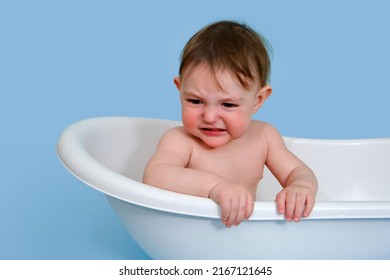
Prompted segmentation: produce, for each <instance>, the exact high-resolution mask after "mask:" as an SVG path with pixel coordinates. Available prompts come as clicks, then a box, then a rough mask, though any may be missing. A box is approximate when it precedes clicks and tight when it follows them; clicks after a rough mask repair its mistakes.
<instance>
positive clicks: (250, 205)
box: [244, 195, 254, 220]
mask: <svg viewBox="0 0 390 280" xmlns="http://www.w3.org/2000/svg"><path fill="white" fill-rule="evenodd" d="M253 207H254V201H253V198H252V196H251V195H248V197H247V202H246V208H245V215H244V218H245V219H246V220H248V219H249V217H250V216H251V215H252V213H253Z"/></svg>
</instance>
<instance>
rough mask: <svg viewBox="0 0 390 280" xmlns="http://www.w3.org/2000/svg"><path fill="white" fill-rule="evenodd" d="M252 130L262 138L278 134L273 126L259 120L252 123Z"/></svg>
mask: <svg viewBox="0 0 390 280" xmlns="http://www.w3.org/2000/svg"><path fill="white" fill-rule="evenodd" d="M252 129H253V131H254V132H255V133H256V134H260V135H261V136H266V135H267V134H273V133H275V132H277V130H276V128H275V127H274V126H273V125H272V124H270V123H267V122H264V121H257V120H254V121H252Z"/></svg>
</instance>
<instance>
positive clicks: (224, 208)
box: [219, 200, 231, 225]
mask: <svg viewBox="0 0 390 280" xmlns="http://www.w3.org/2000/svg"><path fill="white" fill-rule="evenodd" d="M219 204H220V207H221V221H222V223H223V224H225V225H226V224H227V222H228V220H229V216H230V208H231V205H230V200H222V201H221V202H220V203H219Z"/></svg>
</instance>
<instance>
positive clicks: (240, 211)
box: [234, 196, 247, 226]
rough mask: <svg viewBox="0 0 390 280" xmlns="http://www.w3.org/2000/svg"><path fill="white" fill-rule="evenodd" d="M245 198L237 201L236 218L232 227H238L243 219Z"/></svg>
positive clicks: (242, 197)
mask: <svg viewBox="0 0 390 280" xmlns="http://www.w3.org/2000/svg"><path fill="white" fill-rule="evenodd" d="M246 200H247V198H246V196H241V197H240V199H239V205H238V209H237V216H236V219H235V221H234V225H235V226H238V225H239V224H240V223H241V222H242V221H243V220H244V219H245V218H244V216H245V212H246V204H247V201H246Z"/></svg>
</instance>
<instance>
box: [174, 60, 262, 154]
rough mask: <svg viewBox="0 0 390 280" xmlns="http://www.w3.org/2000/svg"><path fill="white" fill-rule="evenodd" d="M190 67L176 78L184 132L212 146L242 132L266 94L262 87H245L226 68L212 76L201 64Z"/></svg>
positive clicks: (216, 145)
mask: <svg viewBox="0 0 390 280" xmlns="http://www.w3.org/2000/svg"><path fill="white" fill-rule="evenodd" d="M189 71H190V72H189V73H186V74H185V75H184V77H183V78H182V79H180V78H179V77H176V78H175V84H176V86H177V88H178V89H179V91H180V101H181V106H182V121H183V125H184V127H185V128H186V130H187V132H188V133H190V134H191V135H193V136H194V137H196V138H198V139H200V140H201V141H203V142H204V143H205V144H206V145H207V146H209V147H211V148H217V147H220V146H223V145H225V144H227V143H229V142H230V141H232V140H234V139H237V138H240V137H242V136H244V135H245V133H246V132H247V131H248V128H249V126H250V123H251V118H252V114H253V113H255V112H256V111H257V110H258V109H259V107H260V106H261V105H262V103H263V102H264V100H265V99H266V98H267V97H268V95H269V94H268V95H266V94H263V92H264V88H262V89H260V90H259V89H258V87H256V86H253V87H252V88H250V89H248V90H247V89H244V88H243V87H242V86H241V85H240V83H239V82H238V80H237V78H236V77H235V75H234V74H232V73H230V72H229V71H218V72H216V77H214V76H213V75H212V73H211V72H210V70H209V67H208V66H206V65H202V64H201V65H199V66H197V67H195V68H192V69H191V70H189ZM215 78H216V79H217V80H218V83H219V84H220V86H221V88H220V87H219V86H218V85H217V83H216V81H215ZM268 88H269V93H270V87H268Z"/></svg>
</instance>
